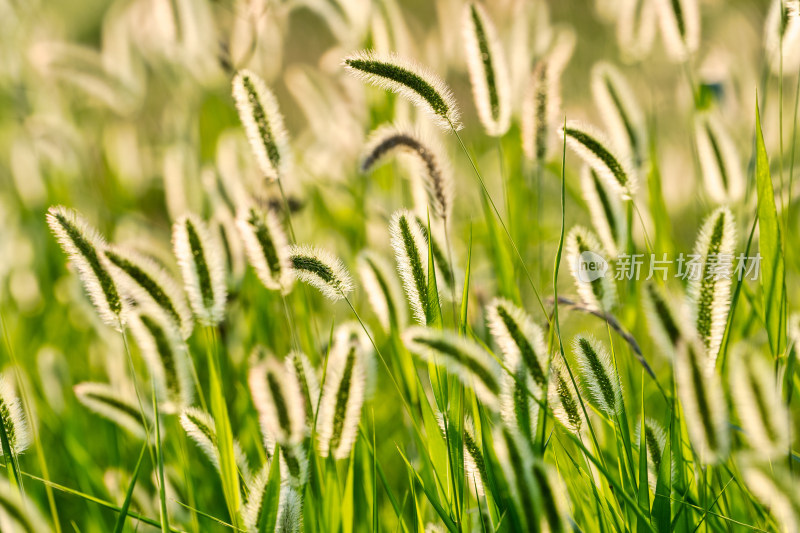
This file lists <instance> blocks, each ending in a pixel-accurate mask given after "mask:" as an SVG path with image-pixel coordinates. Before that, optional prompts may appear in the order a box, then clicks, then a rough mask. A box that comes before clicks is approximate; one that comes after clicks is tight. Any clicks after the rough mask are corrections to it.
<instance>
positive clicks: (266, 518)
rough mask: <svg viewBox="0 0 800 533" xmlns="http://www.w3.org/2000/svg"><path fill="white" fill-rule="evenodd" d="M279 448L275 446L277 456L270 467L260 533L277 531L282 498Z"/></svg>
mask: <svg viewBox="0 0 800 533" xmlns="http://www.w3.org/2000/svg"><path fill="white" fill-rule="evenodd" d="M278 457H279V450H278V446H275V454H274V455H273V456H272V463H271V464H270V465H269V479H268V481H267V488H266V490H265V492H264V502H263V503H262V504H261V505H262V506H263V507H264V510H265V511H264V512H263V513H262V514H261V520H260V521H259V523H258V531H259V533H271V532H272V531H275V523H276V522H277V521H278V505H279V502H280V497H281V462H280V459H278Z"/></svg>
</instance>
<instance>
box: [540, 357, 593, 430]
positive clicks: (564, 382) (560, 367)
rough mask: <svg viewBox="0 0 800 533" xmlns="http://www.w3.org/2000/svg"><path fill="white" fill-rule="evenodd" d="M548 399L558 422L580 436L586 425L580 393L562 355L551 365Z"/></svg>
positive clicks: (554, 358) (554, 359) (555, 358)
mask: <svg viewBox="0 0 800 533" xmlns="http://www.w3.org/2000/svg"><path fill="white" fill-rule="evenodd" d="M547 398H548V405H549V407H550V409H552V411H553V415H554V416H555V417H556V420H558V421H559V422H560V423H561V425H563V426H564V427H565V428H566V429H567V430H568V431H571V432H572V433H575V434H578V433H579V432H580V430H581V427H582V426H583V425H584V422H585V415H584V412H583V406H582V405H581V400H580V397H579V396H578V391H577V390H575V386H574V385H573V383H572V379H571V378H570V375H569V371H568V370H567V367H566V364H565V363H564V359H563V358H562V357H561V354H556V355H554V356H553V360H552V361H551V363H550V383H549V388H548V393H547Z"/></svg>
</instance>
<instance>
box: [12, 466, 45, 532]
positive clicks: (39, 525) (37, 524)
mask: <svg viewBox="0 0 800 533" xmlns="http://www.w3.org/2000/svg"><path fill="white" fill-rule="evenodd" d="M0 524H3V525H4V527H10V528H11V529H10V531H12V532H15V533H49V532H50V531H53V529H52V528H51V527H50V524H48V522H47V521H46V520H45V519H44V517H43V516H42V514H41V511H39V509H38V508H37V507H36V506H35V505H34V502H32V501H30V500H29V498H27V497H26V496H25V491H22V490H20V487H17V486H15V485H12V484H11V483H10V482H9V481H7V480H6V479H2V478H0ZM3 531H6V530H5V529H4V530H3Z"/></svg>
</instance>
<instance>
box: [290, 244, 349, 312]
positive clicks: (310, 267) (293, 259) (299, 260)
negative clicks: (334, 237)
mask: <svg viewBox="0 0 800 533" xmlns="http://www.w3.org/2000/svg"><path fill="white" fill-rule="evenodd" d="M289 262H290V263H291V265H292V273H293V275H294V276H295V277H296V278H297V279H299V280H300V281H303V282H305V283H308V284H309V285H311V286H312V287H316V288H317V289H319V291H320V292H321V293H322V295H323V296H325V297H326V298H328V299H329V300H332V301H334V302H335V301H337V300H341V299H343V298H346V297H347V295H348V294H349V293H350V292H352V290H353V280H352V278H351V277H350V273H349V272H347V269H346V268H345V266H344V264H343V263H342V261H341V259H339V258H338V257H336V256H334V255H333V254H331V253H330V252H328V251H326V250H322V249H321V248H314V247H312V246H308V245H291V246H290V247H289Z"/></svg>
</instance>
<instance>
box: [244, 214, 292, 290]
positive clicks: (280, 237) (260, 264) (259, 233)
mask: <svg viewBox="0 0 800 533" xmlns="http://www.w3.org/2000/svg"><path fill="white" fill-rule="evenodd" d="M236 227H237V228H238V229H239V235H241V237H242V242H243V243H244V249H245V252H246V253H247V260H248V261H249V262H250V264H251V265H252V266H253V269H254V270H255V271H256V275H257V276H258V279H259V280H261V283H263V284H264V286H265V287H266V288H267V289H270V290H276V291H281V292H282V293H284V294H287V293H288V292H289V291H291V290H292V285H293V284H294V278H293V277H292V273H291V270H292V263H291V260H290V258H289V244H288V240H287V238H286V233H285V232H284V230H283V227H282V226H281V223H280V222H279V221H278V217H277V216H276V215H275V213H273V212H272V211H270V210H267V211H263V210H261V209H259V208H257V207H253V206H251V207H245V208H242V209H240V210H239V213H238V215H237V217H236Z"/></svg>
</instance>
